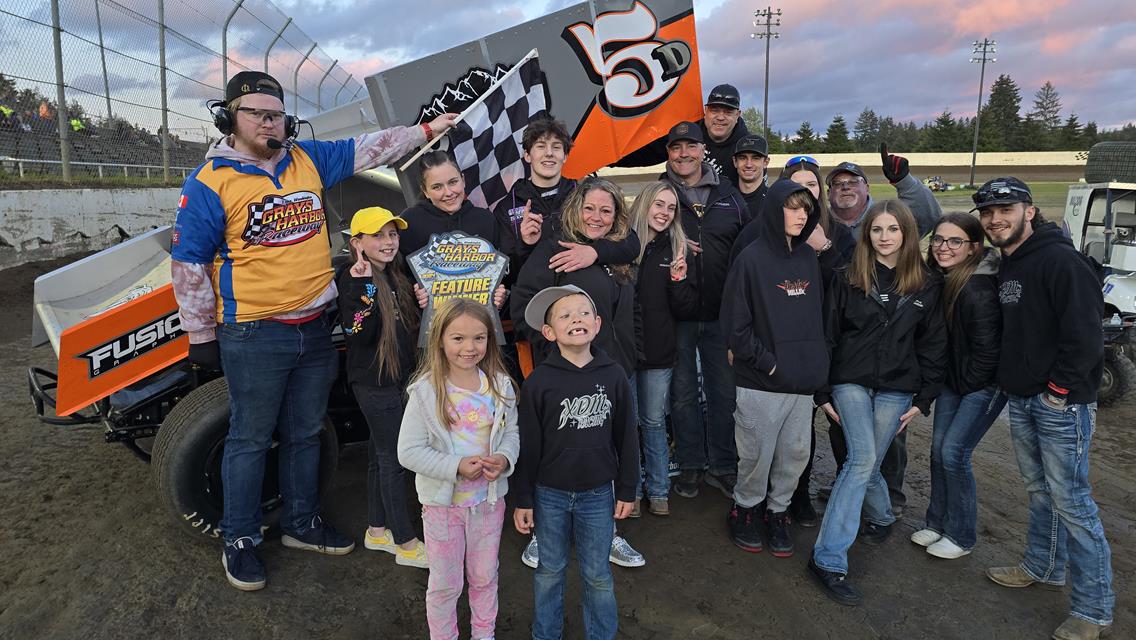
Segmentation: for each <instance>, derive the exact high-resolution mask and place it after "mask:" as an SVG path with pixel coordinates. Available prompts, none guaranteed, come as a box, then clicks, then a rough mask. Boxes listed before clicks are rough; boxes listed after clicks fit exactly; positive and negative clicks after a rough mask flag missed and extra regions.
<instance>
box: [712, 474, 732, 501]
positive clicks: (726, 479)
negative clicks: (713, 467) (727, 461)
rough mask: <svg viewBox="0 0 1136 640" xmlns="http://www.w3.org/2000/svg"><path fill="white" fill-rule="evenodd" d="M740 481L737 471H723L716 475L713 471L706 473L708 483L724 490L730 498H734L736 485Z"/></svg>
mask: <svg viewBox="0 0 1136 640" xmlns="http://www.w3.org/2000/svg"><path fill="white" fill-rule="evenodd" d="M737 482H738V474H736V473H723V474H721V475H715V474H713V473H708V474H706V484H708V485H710V486H711V487H714V488H715V489H717V490H718V491H721V492H722V495H724V496H726V497H727V498H729V499H730V500H733V499H734V485H735V484H737Z"/></svg>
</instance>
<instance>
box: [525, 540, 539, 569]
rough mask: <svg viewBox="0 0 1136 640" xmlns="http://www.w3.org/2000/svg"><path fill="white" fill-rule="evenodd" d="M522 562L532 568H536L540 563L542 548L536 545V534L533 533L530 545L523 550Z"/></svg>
mask: <svg viewBox="0 0 1136 640" xmlns="http://www.w3.org/2000/svg"><path fill="white" fill-rule="evenodd" d="M521 562H523V563H525V566H526V567H528V568H530V569H535V568H536V565H538V564H540V548H539V547H537V546H536V534H533V537H532V540H529V544H528V546H526V547H525V550H524V551H522V552H521Z"/></svg>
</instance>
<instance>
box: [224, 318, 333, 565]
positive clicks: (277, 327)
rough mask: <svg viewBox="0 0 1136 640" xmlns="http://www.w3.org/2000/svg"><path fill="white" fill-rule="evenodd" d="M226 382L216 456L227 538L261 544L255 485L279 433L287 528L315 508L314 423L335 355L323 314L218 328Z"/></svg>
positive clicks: (301, 523)
mask: <svg viewBox="0 0 1136 640" xmlns="http://www.w3.org/2000/svg"><path fill="white" fill-rule="evenodd" d="M217 342H218V346H219V347H220V350H221V364H222V366H223V367H224V370H225V379H226V380H227V381H228V383H229V410H230V418H229V435H228V437H226V438H225V452H224V457H223V458H222V460H221V481H222V483H223V484H224V494H225V495H224V499H225V508H224V515H223V517H222V518H221V529H222V531H224V534H225V540H226V541H227V542H232V541H235V540H236V539H237V538H243V537H250V538H252V539H253V542H254V543H255V544H260V542H261V540H262V536H261V533H260V526H261V523H262V514H261V510H260V504H261V492H262V487H263V484H264V467H265V462H266V459H267V456H268V450H269V449H270V448H271V447H272V438H273V434H274V433H275V435H276V437H277V439H278V440H279V443H280V446H279V449H278V454H279V470H278V471H279V481H280V493H281V495H282V497H283V505H282V508H281V515H280V526H281V528H282V529H283V530H284V532H285V533H299V532H303V531H304V530H306V529H307V528H308V526H310V524H311V521H312V518H313V517H314V516H316V515H318V514H319V510H320V505H319V462H320V439H319V434H320V429H322V428H323V424H324V417H325V415H326V414H327V396H328V393H329V392H330V391H331V385H332V384H333V383H334V382H335V376H336V374H337V372H338V370H339V356H338V354H336V352H335V348H334V347H333V346H332V344H331V331H330V330H329V329H328V325H327V323H326V322H325V321H324V319H323V318H319V319H317V320H313V321H311V322H305V323H304V324H284V323H282V322H274V321H271V320H254V321H251V322H237V323H225V324H222V325H219V326H218V327H217Z"/></svg>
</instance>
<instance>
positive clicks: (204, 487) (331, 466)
mask: <svg viewBox="0 0 1136 640" xmlns="http://www.w3.org/2000/svg"><path fill="white" fill-rule="evenodd" d="M228 433H229V385H228V383H227V382H226V381H225V379H224V378H217V379H216V380H212V381H210V382H208V383H206V384H204V385H202V386H200V387H198V388H197V389H194V390H193V391H192V392H191V393H190V394H189V395H187V396H186V397H185V398H184V399H182V400H181V402H178V403H177V405H175V406H174V408H173V409H172V410H171V411H170V413H169V414H168V415H167V416H166V419H165V421H164V422H163V423H162V426H161V428H160V429H158V435H157V436H156V437H155V438H154V449H153V456H152V458H151V465H152V466H153V467H154V477H155V480H156V482H157V486H158V494H159V496H160V497H161V499H162V501H163V502H164V503H165V506H166V508H167V509H168V510H169V511H170V514H171V515H172V516H173V518H174V520H175V521H177V523H178V525H179V527H178V528H179V529H181V530H182V531H184V532H186V533H188V534H191V535H192V536H194V537H195V538H197V539H199V540H218V541H219V540H221V539H222V533H221V529H220V522H221V512H222V509H223V504H224V493H223V491H222V484H221V457H222V453H223V452H224V449H225V437H226V436H227V435H228ZM277 450H278V449H277V447H275V446H274V447H272V449H270V450H269V452H268V462H267V464H266V465H265V473H264V478H265V479H264V493H263V496H264V497H263V501H262V503H261V510H262V511H263V516H264V526H265V527H267V528H268V529H275V528H276V527H277V525H278V524H279V520H280V503H281V499H280V492H279V486H278V482H277V473H276V469H277ZM338 463H339V439H338V437H337V436H336V433H335V428H334V427H333V426H332V424H331V421H330V420H326V421H325V423H324V428H323V431H321V432H320V495H321V496H322V495H323V494H324V493H325V492H326V490H327V489H328V488H329V487H330V486H331V481H332V477H333V476H334V475H335V469H336V466H337V465H338Z"/></svg>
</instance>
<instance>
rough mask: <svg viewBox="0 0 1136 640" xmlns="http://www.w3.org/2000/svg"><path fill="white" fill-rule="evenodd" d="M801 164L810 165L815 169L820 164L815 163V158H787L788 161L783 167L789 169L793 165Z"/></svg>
mask: <svg viewBox="0 0 1136 640" xmlns="http://www.w3.org/2000/svg"><path fill="white" fill-rule="evenodd" d="M802 162H803V163H805V164H811V165H813V166H815V167H819V166H820V163H819V162H817V161H816V158H814V157H812V156H793V157H792V158H789V160H788V161H786V162H785V167H786V168H788V167H791V166H793V165H795V164H801V163H802Z"/></svg>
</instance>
